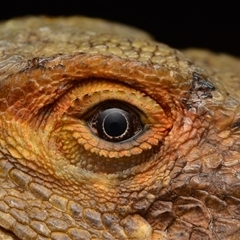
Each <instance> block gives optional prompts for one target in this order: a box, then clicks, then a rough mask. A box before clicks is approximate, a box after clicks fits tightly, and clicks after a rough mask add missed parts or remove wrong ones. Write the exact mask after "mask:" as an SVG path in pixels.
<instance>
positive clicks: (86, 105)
mask: <svg viewBox="0 0 240 240" xmlns="http://www.w3.org/2000/svg"><path fill="white" fill-rule="evenodd" d="M110 100H117V101H122V102H125V103H127V104H130V105H131V106H133V108H134V110H136V111H137V112H138V113H139V116H140V120H141V121H142V123H143V124H148V123H158V124H159V123H160V124H161V120H164V122H163V123H162V124H166V118H163V116H166V115H165V113H164V110H163V109H162V107H161V106H160V105H159V104H158V103H157V102H156V101H155V100H153V99H152V98H150V97H148V96H147V95H145V94H144V93H142V92H140V91H138V90H135V89H133V88H130V87H128V86H124V85H122V84H120V83H114V82H107V81H105V80H95V81H88V82H86V83H81V84H79V85H77V86H76V87H75V88H74V89H72V90H71V91H70V92H69V93H67V94H65V95H64V96H63V97H62V98H61V99H60V100H59V101H58V103H57V105H58V108H59V110H60V112H61V114H66V115H68V116H74V117H78V118H84V119H86V118H88V117H89V116H91V114H92V112H93V111H94V109H95V108H96V107H97V106H98V105H99V104H100V103H102V102H105V101H110Z"/></svg>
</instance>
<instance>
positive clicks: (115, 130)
mask: <svg viewBox="0 0 240 240" xmlns="http://www.w3.org/2000/svg"><path fill="white" fill-rule="evenodd" d="M109 105H110V103H107V104H104V105H102V106H101V107H100V108H99V109H97V111H95V113H94V114H93V116H92V117H90V118H89V119H88V120H87V122H88V124H89V126H90V129H91V130H92V132H93V133H94V134H96V135H97V136H99V137H100V138H102V139H104V140H106V141H109V142H122V141H124V140H127V139H130V138H132V137H133V136H135V135H137V134H138V133H139V132H141V131H142V129H143V126H142V122H141V120H140V117H139V116H138V114H137V113H136V112H135V111H134V110H133V109H131V108H130V107H128V106H126V105H122V106H119V107H111V106H109ZM111 105H113V104H111ZM115 105H116V104H115ZM117 105H121V104H117Z"/></svg>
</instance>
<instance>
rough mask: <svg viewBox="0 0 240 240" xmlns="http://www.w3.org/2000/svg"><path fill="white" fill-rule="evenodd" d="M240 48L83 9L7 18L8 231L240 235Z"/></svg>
mask: <svg viewBox="0 0 240 240" xmlns="http://www.w3.org/2000/svg"><path fill="white" fill-rule="evenodd" d="M239 66H240V60H239V59H237V58H234V57H231V56H228V55H225V54H215V53H212V52H209V51H204V50H197V49H188V50H184V51H178V50H176V49H173V48H171V47H168V46H167V45H164V44H162V43H158V42H156V41H155V40H153V39H152V38H151V36H150V35H148V34H147V33H145V32H143V31H141V30H137V29H134V28H131V27H127V26H123V25H121V24H117V23H110V22H107V21H104V20H100V19H90V18H86V17H78V16H76V17H59V18H48V17H25V18H18V19H13V20H9V21H6V22H3V23H1V24H0V133H1V134H0V239H26V240H31V239H34V240H35V239H36V240H43V239H55V240H63V239H64V240H65V239H74V240H77V239H78V240H80V239H84V240H86V239H108V240H110V239H147V240H154V239H172V240H175V239H181V240H182V239H238V238H239V235H240V163H239V161H240V130H239V129H240V107H239V100H240V97H239V96H240V70H239V69H240V68H239Z"/></svg>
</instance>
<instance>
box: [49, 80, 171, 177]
mask: <svg viewBox="0 0 240 240" xmlns="http://www.w3.org/2000/svg"><path fill="white" fill-rule="evenodd" d="M53 112H54V113H55V116H56V121H55V123H54V125H53V131H52V133H51V141H50V142H49V144H51V145H54V144H55V146H56V151H57V152H56V154H57V155H61V156H62V159H66V161H67V163H68V164H69V166H72V167H73V168H74V169H76V171H77V172H78V171H79V169H84V170H87V171H88V172H94V173H106V174H117V173H119V172H120V171H125V170H127V169H130V168H133V167H137V166H138V165H140V164H143V163H144V162H146V161H151V159H155V157H156V154H158V153H159V151H160V149H161V146H162V144H163V142H164V137H165V136H166V134H167V133H168V131H169V129H170V128H171V121H170V120H169V117H168V116H167V115H166V114H165V112H164V109H163V108H162V107H161V105H160V104H159V103H157V102H156V101H154V100H153V99H152V98H151V97H149V96H147V95H146V94H144V93H143V92H140V91H138V90H135V89H133V88H131V87H128V86H125V85H123V84H120V83H116V82H107V81H105V80H101V79H98V80H95V81H94V80H92V81H87V82H84V83H80V84H78V85H76V86H74V88H73V89H71V91H69V92H68V93H67V94H65V95H63V96H62V97H61V99H59V100H58V101H57V103H56V105H55V107H54V111H53ZM65 163H66V162H65ZM65 167H66V165H64V166H62V168H63V169H64V168H65ZM83 175H84V174H83Z"/></svg>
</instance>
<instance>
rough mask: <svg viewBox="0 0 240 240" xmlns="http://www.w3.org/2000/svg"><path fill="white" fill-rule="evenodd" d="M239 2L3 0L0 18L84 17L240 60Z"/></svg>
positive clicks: (173, 43)
mask: <svg viewBox="0 0 240 240" xmlns="http://www.w3.org/2000/svg"><path fill="white" fill-rule="evenodd" d="M238 4H240V1H235V2H234V1H232V2H231V1H230V2H229V1H211V0H208V1H181V0H176V1H172V0H165V1H162V0H155V1H154V0H138V1H135V0H128V1H123V0H122V1H120V0H119V1H116V0H35V1H34V0H28V1H27V0H26V1H23V0H1V3H0V19H1V20H6V19H9V18H12V17H18V16H23V15H41V14H42V15H51V16H59V15H73V14H74V15H76V14H79V15H85V16H90V17H100V18H105V19H109V20H113V21H118V22H121V23H125V24H128V25H132V26H135V27H138V28H141V29H144V30H146V31H148V32H150V33H151V34H152V35H153V36H154V37H155V39H157V40H158V41H160V42H164V43H167V44H168V45H170V46H172V47H175V48H187V47H197V48H207V49H211V50H213V51H217V52H227V53H229V54H233V55H236V56H240V27H239V25H240V16H239V15H240V7H238Z"/></svg>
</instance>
